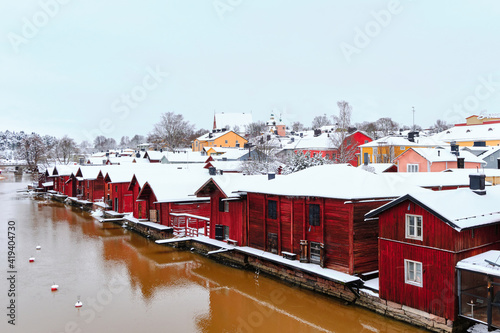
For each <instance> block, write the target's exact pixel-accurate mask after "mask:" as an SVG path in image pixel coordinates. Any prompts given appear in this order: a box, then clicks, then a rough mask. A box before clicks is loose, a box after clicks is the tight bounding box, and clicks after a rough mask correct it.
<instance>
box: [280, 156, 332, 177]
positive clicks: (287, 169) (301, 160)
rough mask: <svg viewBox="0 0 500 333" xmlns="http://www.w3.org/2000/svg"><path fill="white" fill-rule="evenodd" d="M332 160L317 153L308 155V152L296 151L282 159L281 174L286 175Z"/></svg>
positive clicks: (330, 162)
mask: <svg viewBox="0 0 500 333" xmlns="http://www.w3.org/2000/svg"><path fill="white" fill-rule="evenodd" d="M332 163H333V161H332V160H331V159H328V158H326V157H321V156H319V155H316V156H313V157H310V153H309V152H306V153H296V154H293V155H292V156H290V157H288V158H287V160H285V161H284V167H283V174H284V175H288V174H290V173H294V172H297V171H301V170H304V169H307V168H310V167H313V166H317V165H324V164H332Z"/></svg>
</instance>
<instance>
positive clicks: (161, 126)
mask: <svg viewBox="0 0 500 333" xmlns="http://www.w3.org/2000/svg"><path fill="white" fill-rule="evenodd" d="M193 132H194V125H192V124H190V123H189V122H188V121H187V120H184V117H183V116H182V115H181V114H175V113H173V112H167V113H163V114H162V115H161V120H160V122H159V123H157V124H155V126H154V129H153V131H152V132H151V133H150V134H149V136H148V141H149V142H150V143H152V144H154V145H156V146H159V147H162V148H167V149H169V150H171V151H173V150H175V149H178V148H184V147H187V146H188V145H189V143H190V140H189V139H190V137H191V135H192V134H193Z"/></svg>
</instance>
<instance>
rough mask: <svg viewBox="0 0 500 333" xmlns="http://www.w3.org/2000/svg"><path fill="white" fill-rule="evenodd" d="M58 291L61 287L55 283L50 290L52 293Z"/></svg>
mask: <svg viewBox="0 0 500 333" xmlns="http://www.w3.org/2000/svg"><path fill="white" fill-rule="evenodd" d="M57 289H59V285H57V284H55V283H54V284H53V285H52V287H50V290H52V291H56V290H57Z"/></svg>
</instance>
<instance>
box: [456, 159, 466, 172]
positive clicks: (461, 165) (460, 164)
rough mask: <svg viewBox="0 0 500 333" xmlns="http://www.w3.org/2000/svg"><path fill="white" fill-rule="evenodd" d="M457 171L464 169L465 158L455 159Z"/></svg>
mask: <svg viewBox="0 0 500 333" xmlns="http://www.w3.org/2000/svg"><path fill="white" fill-rule="evenodd" d="M457 169H465V158H463V157H457Z"/></svg>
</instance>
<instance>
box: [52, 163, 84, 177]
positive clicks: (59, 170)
mask: <svg viewBox="0 0 500 333" xmlns="http://www.w3.org/2000/svg"><path fill="white" fill-rule="evenodd" d="M79 167H80V166H79V165H62V164H60V165H56V166H55V167H54V169H53V170H52V174H51V175H56V174H57V176H71V174H72V173H73V174H74V173H76V171H78V168H79Z"/></svg>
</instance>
